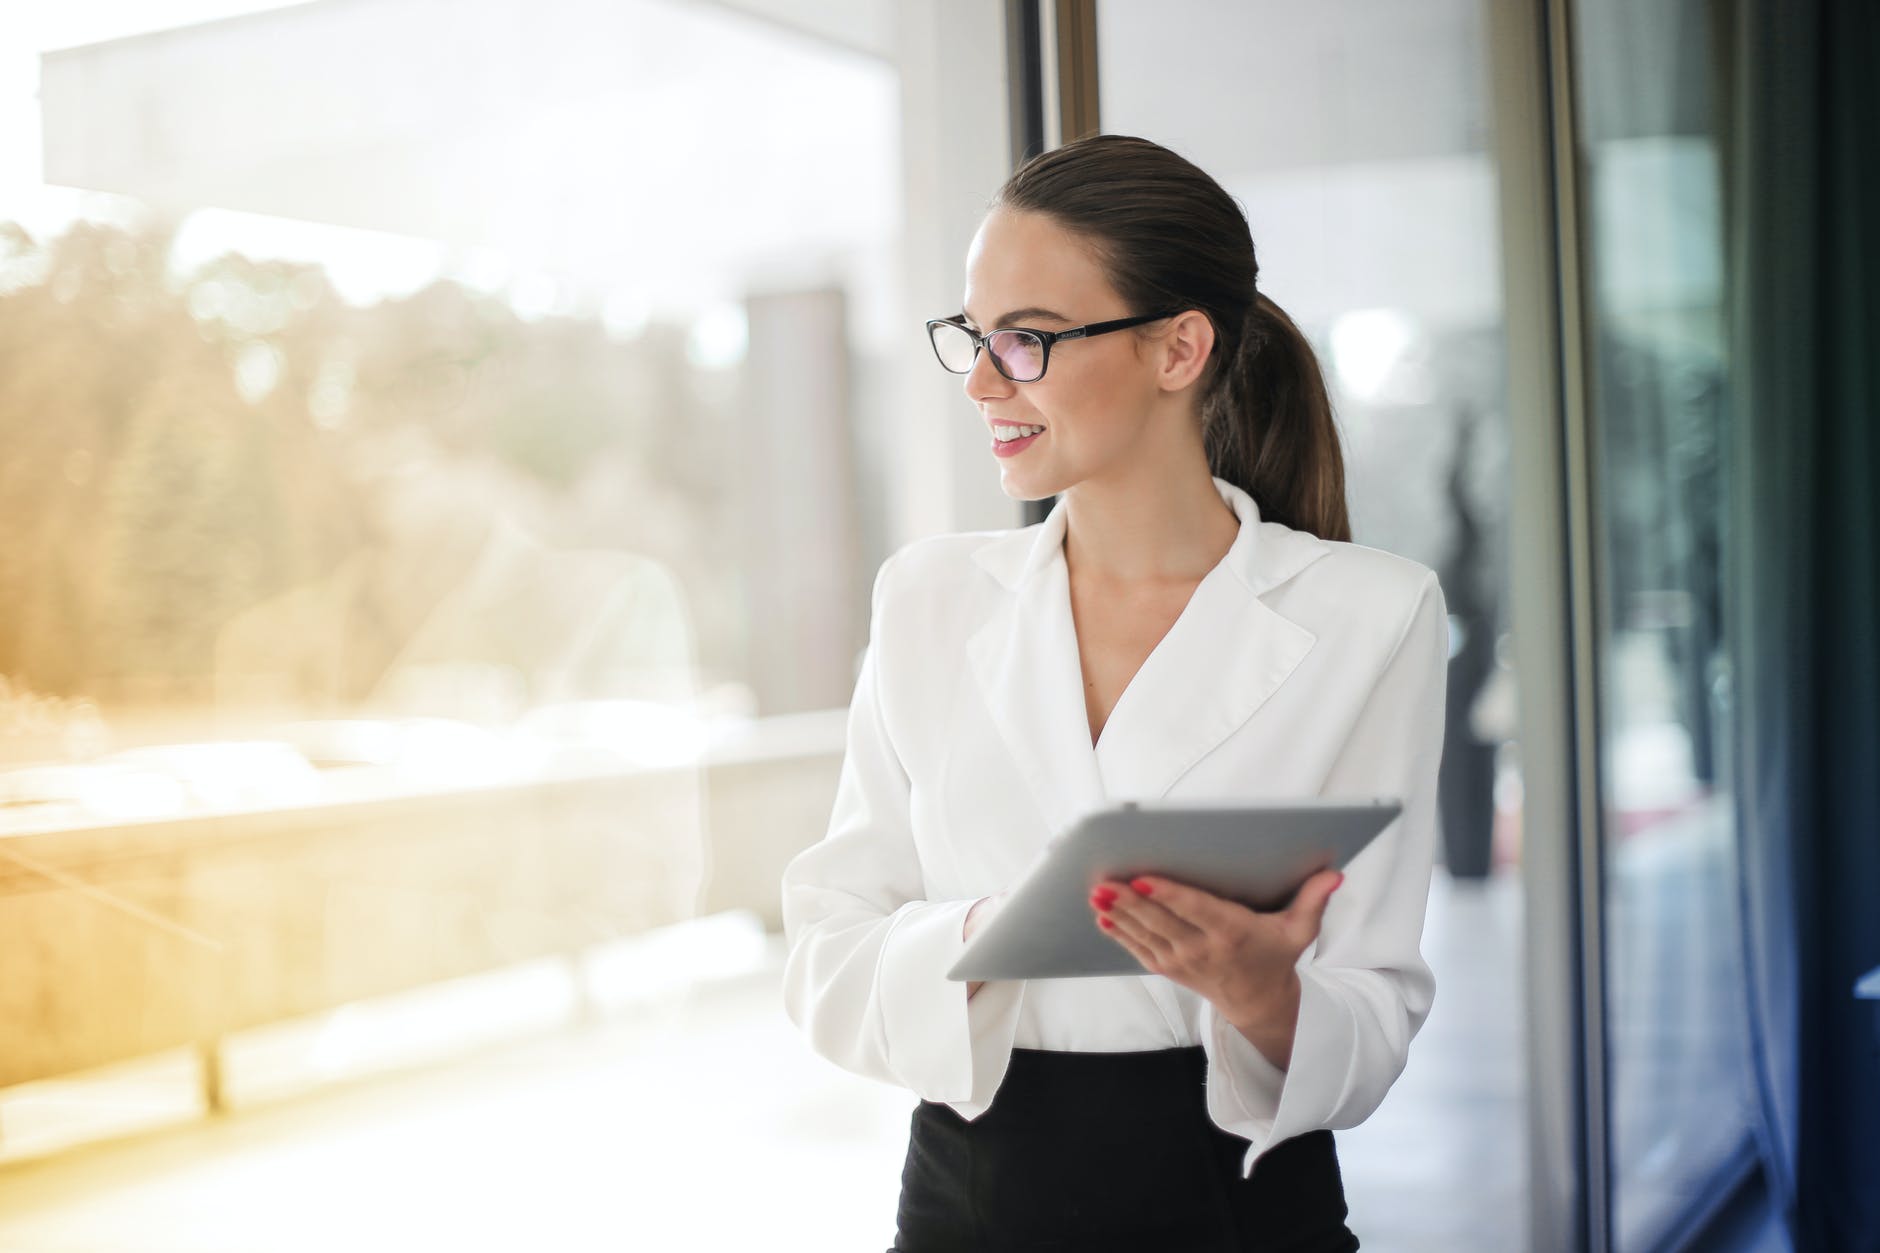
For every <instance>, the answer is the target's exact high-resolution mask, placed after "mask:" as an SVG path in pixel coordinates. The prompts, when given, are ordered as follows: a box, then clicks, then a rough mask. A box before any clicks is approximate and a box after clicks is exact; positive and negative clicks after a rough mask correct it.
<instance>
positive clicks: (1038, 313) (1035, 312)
mask: <svg viewBox="0 0 1880 1253" xmlns="http://www.w3.org/2000/svg"><path fill="white" fill-rule="evenodd" d="M960 316H961V317H962V318H964V319H966V320H967V321H968V322H972V323H973V325H974V326H983V325H984V323H982V322H977V321H974V319H973V315H972V314H970V313H967V312H965V311H964V310H961V312H960ZM1014 318H1049V319H1050V320H1051V321H1053V322H1068V321H1070V319H1069V318H1067V317H1065V316H1064V315H1063V314H1061V313H1057V312H1054V311H1053V310H1050V309H1041V308H1039V307H1038V306H1037V305H1028V306H1026V307H1025V308H1023V309H1014V310H1012V311H1011V312H1010V313H1002V314H1000V315H999V317H998V319H997V320H996V321H994V322H993V325H994V326H1010V325H1011V324H1012V320H1013V319H1014Z"/></svg>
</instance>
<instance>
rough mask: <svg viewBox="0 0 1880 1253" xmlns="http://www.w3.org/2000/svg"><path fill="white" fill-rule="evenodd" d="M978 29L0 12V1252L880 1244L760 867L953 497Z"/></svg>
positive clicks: (613, 15) (521, 14) (687, 0)
mask: <svg viewBox="0 0 1880 1253" xmlns="http://www.w3.org/2000/svg"><path fill="white" fill-rule="evenodd" d="M981 7H982V8H983V9H984V11H983V12H982V13H978V14H977V15H976V16H975V15H954V14H949V15H948V16H949V19H950V20H948V22H947V23H946V31H945V34H946V39H945V40H943V41H935V40H933V39H931V38H928V37H927V36H930V35H931V34H932V32H931V31H922V30H920V29H919V28H918V27H917V26H915V27H914V28H912V29H909V30H906V31H905V32H902V30H901V27H900V26H898V25H897V23H896V21H895V20H894V19H893V17H892V16H891V15H890V12H889V6H886V5H878V4H869V5H833V6H832V5H826V4H822V3H820V2H819V0H764V2H762V3H757V2H751V3H730V4H724V3H706V2H703V0H699V2H692V0H462V2H461V3H452V4H448V5H440V4H437V3H435V2H434V0H371V2H370V3H363V2H362V3H348V4H304V3H295V4H284V3H281V2H280V0H72V2H71V3H61V4H57V5H40V6H24V7H22V6H8V13H7V21H6V25H5V33H4V36H3V37H0V519H3V520H0V1163H4V1164H6V1165H12V1164H14V1163H16V1162H17V1161H18V1160H20V1159H23V1158H26V1157H37V1156H40V1155H42V1154H43V1155H46V1157H47V1159H48V1160H47V1161H46V1162H44V1163H43V1164H41V1165H39V1166H36V1167H35V1168H34V1169H33V1170H32V1171H21V1170H11V1171H9V1170H5V1169H0V1248H56V1247H94V1248H120V1249H134V1248H148V1247H159V1246H160V1247H165V1248H252V1249H264V1248H265V1249H286V1248H307V1249H318V1248H340V1247H346V1246H348V1245H349V1244H356V1243H357V1239H356V1236H357V1231H356V1230H355V1231H349V1230H342V1228H349V1227H352V1226H355V1225H356V1224H357V1223H358V1221H359V1218H360V1215H361V1214H362V1213H369V1217H368V1218H367V1220H366V1221H367V1222H369V1223H370V1224H371V1225H372V1226H373V1228H374V1229H375V1230H378V1231H381V1232H384V1233H385V1235H384V1241H385V1246H386V1247H408V1248H453V1249H517V1248H548V1249H564V1248H577V1247H646V1248H662V1249H677V1248H726V1249H729V1248H746V1247H757V1246H762V1247H765V1248H770V1249H777V1250H789V1249H801V1250H805V1251H808V1250H816V1251H818V1253H820V1251H822V1250H827V1249H832V1248H865V1247H876V1248H879V1247H884V1246H885V1245H886V1244H887V1243H889V1241H890V1239H891V1233H892V1223H893V1213H894V1204H895V1199H896V1194H897V1185H898V1176H899V1171H900V1166H901V1161H902V1155H903V1154H904V1153H905V1148H906V1126H907V1123H906V1119H907V1111H908V1108H909V1105H910V1104H911V1100H912V1098H911V1096H910V1094H908V1093H906V1092H902V1091H895V1090H892V1089H888V1088H886V1087H884V1086H883V1085H879V1084H873V1083H871V1082H870V1081H867V1080H864V1079H861V1078H858V1077H855V1076H852V1075H847V1074H844V1073H842V1072H841V1071H839V1070H838V1069H837V1068H836V1067H834V1066H832V1065H830V1064H829V1063H827V1062H826V1061H824V1060H823V1059H821V1058H819V1057H816V1056H815V1055H814V1054H813V1053H812V1052H811V1051H810V1050H809V1049H808V1047H807V1045H806V1043H805V1042H804V1041H803V1039H802V1038H801V1037H800V1035H799V1033H798V1032H796V1031H795V1030H794V1029H793V1027H792V1025H791V1024H790V1023H789V1022H788V1021H787V1020H785V1019H784V1017H783V1015H782V1012H781V1009H780V1006H779V1004H778V996H777V987H778V982H779V978H778V976H779V973H780V968H781V936H780V934H779V931H780V927H781V919H780V916H779V896H778V881H779V876H780V874H781V869H782V866H783V865H784V863H785V862H786V861H787V860H788V858H789V857H790V856H792V855H794V854H795V853H796V852H797V851H798V850H799V849H801V848H803V847H805V846H807V845H809V844H812V843H814V842H815V841H816V840H817V839H819V838H821V836H822V835H823V834H824V832H825V830H826V827H827V823H828V820H829V814H830V808H829V806H830V800H831V797H832V796H833V794H834V790H835V783H836V778H837V770H838V767H839V766H840V764H841V754H842V749H843V728H844V723H845V709H846V706H847V704H848V702H849V698H850V694H851V691H852V688H853V684H854V681H855V673H856V670H855V667H856V663H857V660H858V655H859V654H860V652H861V650H862V646H863V644H864V642H865V638H866V632H867V628H868V611H869V589H870V581H871V579H872V576H873V574H874V572H875V570H876V568H877V566H878V564H879V562H880V560H881V558H882V557H883V556H884V555H885V553H886V552H887V551H889V550H890V549H891V548H893V547H895V546H898V544H899V543H900V542H902V541H904V540H905V539H907V538H912V537H911V536H909V535H907V534H906V531H907V529H908V527H909V525H910V523H911V522H912V521H914V520H917V519H919V518H923V517H924V518H931V517H933V516H935V514H936V513H943V512H944V511H945V510H946V509H947V508H949V507H951V505H952V503H953V502H952V500H951V498H950V497H946V496H945V494H944V490H943V492H942V493H941V499H940V502H939V505H940V508H937V509H936V508H934V507H932V502H931V501H921V502H918V503H920V504H921V506H922V507H921V509H919V510H916V511H910V512H909V513H908V516H906V517H902V516H899V514H900V511H901V509H902V507H903V500H902V497H901V494H900V493H899V492H898V491H897V490H896V485H897V484H898V483H900V482H902V481H907V482H913V481H916V480H917V479H918V480H920V481H923V482H926V481H932V480H933V479H934V477H935V476H933V475H932V474H931V473H929V472H928V470H927V467H924V466H921V465H918V464H917V462H918V460H919V458H918V456H917V454H916V451H914V450H918V449H920V448H921V447H923V446H925V445H931V444H932V443H933V441H932V440H930V439H928V438H927V437H926V436H925V435H924V434H922V435H920V437H919V438H918V439H910V438H907V436H908V433H909V429H911V427H912V424H911V423H909V424H907V426H903V425H901V419H900V415H901V413H902V411H903V410H904V409H905V408H906V407H907V406H905V405H903V404H901V403H900V397H901V396H902V395H903V394H904V393H908V392H910V391H912V390H913V389H916V388H918V387H920V386H923V385H926V384H929V383H930V384H931V385H932V387H933V388H934V389H936V390H937V391H942V390H943V391H944V393H945V394H946V395H947V396H948V397H949V399H952V400H955V401H957V399H958V396H959V388H958V382H959V381H958V380H957V379H953V378H949V377H948V376H946V375H945V374H944V373H943V372H942V371H941V370H939V369H938V368H937V367H936V366H935V365H934V363H933V361H932V357H931V353H930V352H929V351H928V348H927V346H926V345H924V344H922V343H921V342H920V339H919V336H920V328H921V323H922V321H923V320H924V319H925V318H926V317H929V316H932V314H933V313H935V312H936V311H941V310H945V309H947V308H948V307H949V305H951V304H952V302H954V301H956V300H957V298H958V291H959V287H958V273H959V257H960V256H961V255H962V251H963V246H964V243H965V237H961V238H960V239H958V240H957V241H956V240H954V239H953V238H951V232H952V229H953V228H952V224H951V222H950V221H949V222H948V223H946V224H944V225H943V224H941V223H940V222H939V221H938V220H937V219H938V217H939V215H940V213H941V210H939V209H936V208H935V207H934V202H935V201H936V200H937V199H938V198H937V197H935V196H933V195H931V194H928V193H929V192H930V190H931V189H923V191H922V194H918V195H910V194H908V188H907V187H906V186H904V182H905V181H906V180H908V179H909V178H910V170H911V169H912V168H913V167H910V166H909V165H908V164H907V163H906V161H904V156H905V155H906V154H907V153H908V152H910V151H912V150H915V149H917V150H918V152H919V154H920V155H919V158H918V160H919V162H920V165H919V168H920V169H921V170H922V171H923V172H924V174H925V176H927V177H931V178H932V179H933V180H934V185H936V186H954V185H955V184H957V186H959V187H964V186H966V182H965V180H955V179H954V178H953V177H952V176H951V174H950V172H949V170H950V167H949V166H948V164H947V162H948V161H951V160H953V159H956V156H957V154H958V153H960V152H962V151H968V152H970V153H972V154H973V155H974V157H975V158H978V159H981V160H983V159H984V154H986V153H987V152H992V153H994V154H997V153H998V151H999V147H998V145H999V144H1002V143H1003V142H1004V137H1005V131H1004V128H1003V120H1002V118H1001V119H1000V121H999V124H998V126H997V127H996V128H995V130H994V133H993V134H992V135H991V136H990V138H989V139H988V137H986V136H982V135H980V134H978V133H976V132H975V131H974V128H973V126H972V125H971V124H970V122H967V121H962V120H961V114H962V110H961V109H960V108H959V107H958V105H957V103H956V102H957V101H958V100H959V99H960V98H962V97H965V96H968V95H975V94H976V95H977V96H979V97H981V98H985V97H988V96H992V97H994V98H996V93H992V92H988V91H987V89H986V84H988V83H995V82H996V81H997V76H998V74H999V73H1000V66H1002V64H1003V62H1002V60H1001V57H1000V52H999V42H998V41H999V38H1000V31H1001V30H1002V19H1001V18H1000V16H999V14H998V13H997V12H996V11H995V10H994V9H993V8H991V7H986V6H981ZM936 42H938V43H944V45H945V50H946V54H947V56H948V57H949V58H951V59H950V60H948V61H947V62H946V63H945V64H946V65H947V66H948V67H951V68H949V69H947V70H946V72H944V73H943V72H941V68H940V61H939V54H938V53H937V52H935V51H934V50H933V45H935V44H936ZM982 50H983V55H982ZM909 57H911V58H912V59H913V68H912V69H911V70H907V72H906V73H904V69H905V68H906V66H907V64H908V62H907V61H906V60H904V58H909ZM969 63H970V64H969ZM909 111H914V112H917V113H918V119H919V120H918V122H917V124H916V125H915V127H914V129H913V130H912V131H911V133H913V134H915V135H917V136H919V139H918V140H917V141H915V142H914V143H911V144H910V143H908V142H906V141H904V128H905V126H906V125H907V124H906V123H905V121H904V115H905V114H906V113H908V112H909ZM943 132H944V136H945V137H944V139H936V137H937V136H941V135H942V133H943ZM992 163H993V167H994V168H995V169H996V168H997V164H998V158H997V157H996V155H995V156H994V158H993V162H992ZM973 182H974V184H975V185H974V186H972V187H971V188H969V189H968V195H969V196H970V197H983V196H984V195H986V194H988V193H989V192H990V190H991V189H992V186H995V185H996V184H993V183H989V182H987V181H986V180H984V179H983V178H979V177H977V176H976V177H975V178H974V180H973ZM956 189H957V187H956ZM943 235H946V236H947V238H946V246H945V247H944V249H942V248H939V247H937V246H936V244H935V241H937V240H938V239H939V238H940V237H941V236H943ZM930 255H931V260H930ZM936 288H937V289H938V290H937V291H936ZM968 355H969V357H970V353H969V354H968ZM917 368H918V382H915V383H908V382H904V380H906V379H911V378H913V377H914V376H915V374H916V370H917ZM973 427H974V432H975V433H974V434H972V435H971V436H970V437H969V439H970V440H971V441H972V442H973V443H974V444H975V451H977V447H976V445H977V442H978V441H979V440H980V439H982V438H983V435H982V433H980V432H979V428H978V424H976V423H975V424H973ZM708 797H709V800H710V804H709V805H707V804H706V803H705V802H706V800H707V798H708ZM577 1027H578V1028H583V1029H582V1030H576V1029H574V1028H577ZM586 1028H593V1029H592V1030H586ZM210 1039H212V1040H214V1041H215V1042H216V1045H217V1047H216V1049H215V1051H214V1052H213V1053H212V1054H210V1056H211V1057H212V1058H213V1061H214V1064H213V1065H204V1064H202V1060H203V1059H202V1058H201V1057H199V1056H198V1055H197V1053H196V1052H195V1048H196V1045H197V1043H198V1042H199V1041H203V1040H210ZM472 1046H474V1047H476V1048H478V1049H484V1048H490V1049H494V1048H497V1047H499V1046H500V1047H502V1048H504V1049H509V1048H515V1049H518V1050H520V1051H518V1052H515V1053H505V1054H500V1055H497V1054H488V1053H486V1054H483V1055H482V1056H480V1057H479V1058H478V1059H477V1061H478V1063H479V1064H477V1065H473V1066H459V1067H451V1066H446V1065H443V1063H455V1062H463V1061H464V1053H465V1050H466V1049H468V1048H470V1047H472ZM420 1066H423V1067H426V1068H428V1070H429V1073H427V1074H425V1075H424V1076H423V1078H422V1080H417V1081H413V1082H409V1083H397V1084H394V1083H391V1082H389V1081H388V1080H387V1078H386V1075H387V1073H388V1072H389V1071H393V1070H402V1069H405V1068H407V1067H410V1068H417V1067H420ZM446 1072H447V1073H446ZM335 1081H344V1088H343V1090H344V1091H345V1098H344V1099H339V1098H337V1097H336V1095H335V1093H336V1092H337V1091H340V1090H341V1088H342V1085H341V1084H339V1083H336V1082H335ZM353 1081H358V1082H357V1083H354V1082H353ZM328 1085H331V1086H330V1087H329V1086H328ZM289 1093H293V1094H295V1095H297V1096H299V1097H304V1098H306V1099H305V1100H304V1101H297V1102H296V1103H295V1107H294V1108H295V1111H296V1113H295V1116H293V1117H290V1118H271V1117H269V1114H272V1113H278V1111H272V1110H263V1109H262V1107H263V1106H264V1105H265V1104H266V1103H267V1102H268V1101H271V1100H272V1099H273V1098H274V1097H276V1096H281V1095H286V1094H289ZM213 1101H221V1102H224V1103H226V1105H227V1106H228V1108H229V1109H230V1111H231V1117H230V1118H229V1119H228V1120H225V1121H221V1122H217V1123H215V1124H213V1125H212V1126H211V1125H204V1124H197V1125H195V1126H192V1127H189V1128H187V1129H186V1130H184V1131H183V1133H182V1134H175V1133H176V1132H177V1130H178V1129H177V1127H176V1123H177V1121H178V1120H179V1119H180V1118H193V1117H199V1116H200V1115H201V1113H202V1112H203V1111H204V1109H205V1108H207V1107H208V1106H209V1104H210V1103H211V1102H213ZM243 1114H248V1115H250V1117H247V1118H243V1117H241V1115H243ZM300 1114H305V1115H307V1116H306V1117H304V1118H303V1117H300V1116H299V1115H300ZM166 1124H167V1126H168V1131H167V1132H166V1133H164V1134H169V1135H172V1136H173V1138H172V1139H168V1140H164V1141H162V1142H161V1143H152V1144H147V1145H146V1146H145V1147H146V1148H149V1149H151V1150H152V1151H151V1152H150V1153H148V1154H145V1155H144V1156H143V1157H141V1158H140V1159H139V1160H138V1161H137V1162H135V1163H132V1162H129V1161H128V1160H127V1161H125V1162H123V1163H122V1164H123V1165H124V1166H125V1169H126V1171H127V1172H129V1173H127V1174H124V1175H119V1176H114V1179H115V1183H113V1184H112V1185H110V1186H109V1187H107V1186H106V1184H105V1183H104V1182H102V1179H103V1176H102V1175H101V1174H100V1172H99V1169H98V1167H99V1160H98V1155H97V1153H96V1152H94V1151H93V1150H92V1149H89V1148H86V1147H84V1146H85V1145H86V1144H87V1143H89V1142H91V1141H95V1140H96V1139H99V1138H103V1137H109V1136H112V1135H117V1134H121V1133H123V1132H124V1131H126V1130H129V1129H132V1128H143V1127H146V1126H152V1125H156V1126H163V1125H166ZM728 1128H730V1129H736V1139H737V1146H736V1149H735V1152H734V1154H733V1158H735V1161H736V1162H737V1163H738V1165H739V1166H740V1167H742V1166H747V1165H751V1164H756V1167H757V1169H756V1170H755V1171H754V1172H751V1176H752V1177H753V1178H756V1179H758V1185H757V1186H758V1188H759V1193H760V1194H761V1195H760V1197H759V1200H758V1203H755V1204H749V1205H742V1206H726V1205H724V1204H722V1198H721V1197H720V1196H719V1195H718V1194H719V1193H721V1192H722V1190H723V1182H724V1167H725V1165H726V1163H727V1161H730V1160H732V1158H727V1157H726V1156H725V1153H724V1151H723V1150H724V1147H725V1146H724V1145H723V1144H721V1143H719V1141H720V1140H721V1139H722V1138H723V1137H724V1135H725V1133H726V1129H728ZM68 1149H70V1150H71V1151H70V1152H69V1153H68V1152H67V1150H68ZM87 1154H91V1155H90V1156H87ZM290 1157H291V1158H292V1159H293V1160H294V1161H295V1162H296V1163H297V1165H296V1167H295V1169H293V1170H290V1171H271V1170H268V1169H265V1163H267V1162H270V1161H282V1160H286V1159H287V1158H290ZM590 1168H591V1169H590ZM649 1181H657V1182H656V1183H652V1182H649ZM120 1185H121V1186H120ZM107 1191H109V1192H111V1194H112V1195H113V1196H115V1197H116V1198H117V1199H116V1200H114V1201H109V1202H107V1201H106V1200H105V1199H104V1198H105V1193H106V1192H107ZM184 1194H189V1195H198V1196H201V1197H203V1198H210V1197H213V1198H216V1199H215V1200H214V1201H212V1202H207V1203H204V1204H201V1205H196V1204H185V1205H180V1206H179V1205H178V1204H176V1199H177V1197H178V1196H179V1195H184ZM310 1195H318V1196H321V1197H326V1196H345V1197H347V1198H349V1201H348V1203H347V1204H346V1205H343V1206H329V1207H326V1208H324V1209H322V1208H321V1207H319V1206H314V1207H309V1206H308V1205H307V1204H306V1203H305V1201H306V1198H307V1197H308V1196H310ZM623 1198H624V1199H625V1200H626V1202H627V1204H626V1205H624V1206H623V1205H622V1204H621V1201H622V1200H623Z"/></svg>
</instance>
